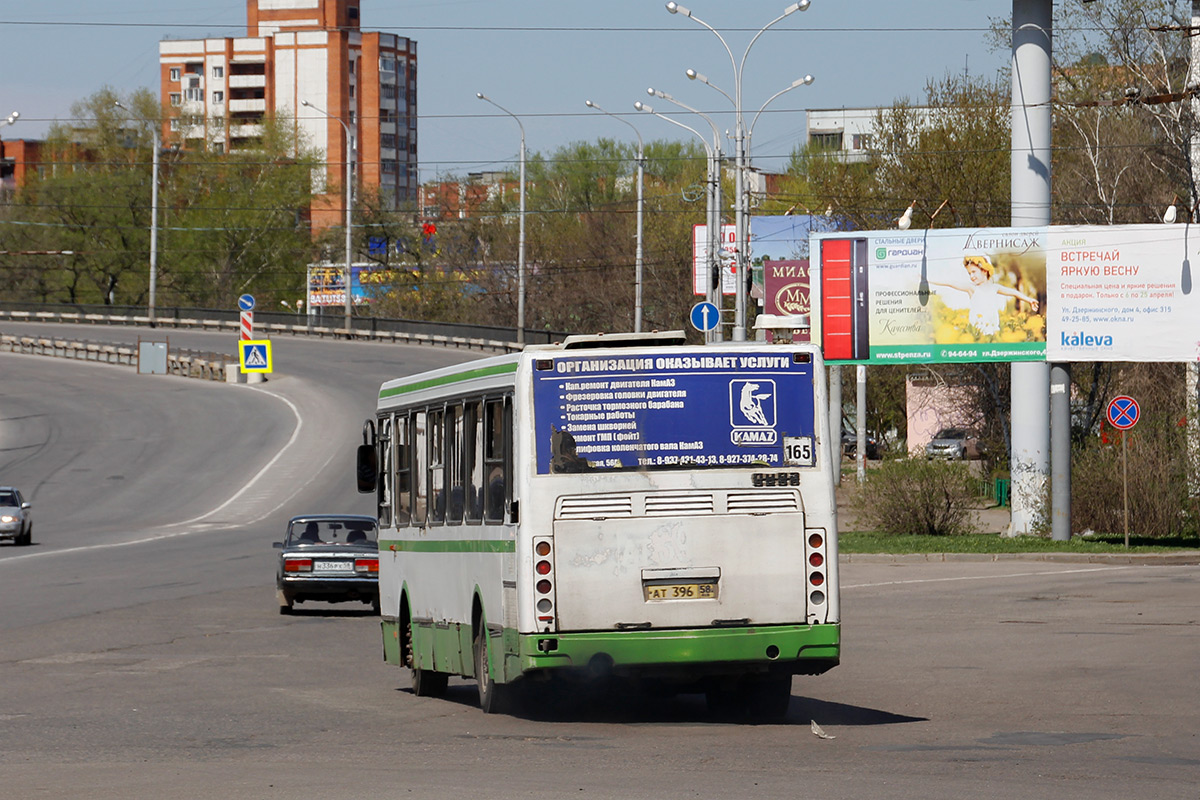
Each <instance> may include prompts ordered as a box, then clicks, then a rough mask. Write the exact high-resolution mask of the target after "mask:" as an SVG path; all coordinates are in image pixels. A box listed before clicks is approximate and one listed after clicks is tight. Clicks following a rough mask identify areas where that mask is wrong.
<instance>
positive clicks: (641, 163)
mask: <svg viewBox="0 0 1200 800" xmlns="http://www.w3.org/2000/svg"><path fill="white" fill-rule="evenodd" d="M584 103H585V105H587V107H588V108H594V109H596V110H597V111H599V112H600V113H601V114H608V116H610V117H612V118H613V119H616V120H620V121H621V122H624V123H625V124H626V125H628V126H629V127H631V128H633V132H634V134H636V135H637V140H638V154H637V256H636V258H635V261H634V293H633V332H634V333H641V332H642V219H643V217H644V215H645V199H644V196H643V192H642V186H643V181H644V175H645V172H644V170H645V164H646V148H645V145H644V144H643V143H642V134H641V132H640V131H638V129H637V127H636V126H635V125H634V124H633V123H632V122H630V121H629V120H627V119H625V118H624V117H618V116H617V115H616V114H612V113H610V112H608V111H605V110H604V109H603V108H601V107H600V106H598V105H596V104H595V103H593V102H592V101H591V100H585V101H584Z"/></svg>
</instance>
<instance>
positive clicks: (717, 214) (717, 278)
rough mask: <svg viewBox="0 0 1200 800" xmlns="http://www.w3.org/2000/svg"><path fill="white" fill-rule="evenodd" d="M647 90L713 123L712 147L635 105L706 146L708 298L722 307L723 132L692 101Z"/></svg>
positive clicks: (717, 334)
mask: <svg viewBox="0 0 1200 800" xmlns="http://www.w3.org/2000/svg"><path fill="white" fill-rule="evenodd" d="M646 93H647V94H649V95H652V96H654V97H659V98H662V99H663V100H666V101H667V102H668V103H674V104H675V105H677V106H679V107H680V108H683V109H685V110H687V111H691V112H692V113H693V114H699V115H700V116H701V117H703V118H704V120H705V121H706V122H708V125H709V127H710V128H712V134H713V141H712V147H709V145H708V142H706V141H705V140H704V137H703V136H701V135H700V132H699V131H698V130H696V129H695V128H692V127H691V126H689V125H685V124H683V123H682V122H679V121H678V120H675V119H672V118H671V117H668V116H666V115H665V114H660V113H658V112H657V111H655V110H654V109H653V108H652V107H650V106H648V105H646V104H645V103H642V102H636V103H634V104H633V107H634V108H636V109H637V110H638V111H645V112H646V113H648V114H652V115H653V116H656V117H658V118H659V119H664V120H666V121H667V122H669V123H671V124H672V125H678V126H679V127H680V128H683V129H684V130H688V131H691V132H692V133H693V134H694V135H695V136H696V138H697V139H699V140H700V144H701V145H703V146H704V152H705V153H706V154H707V156H708V191H707V192H706V193H705V201H706V203H705V205H706V208H705V216H704V219H705V228H706V229H707V234H708V235H707V236H706V237H705V238H706V240H707V241H706V260H705V267H706V272H705V275H704V289H705V291H704V298H705V299H706V300H707V301H708V302H710V303H712V304H713V305H715V306H717V307H718V308H720V307H721V300H722V297H721V291H722V287H721V266H720V262H719V260H718V258H717V252H718V244H717V241H718V240H719V238H720V236H721V159H722V153H721V132H720V131H719V130H718V129H717V125H716V123H715V122H713V120H712V117H710V116H708V115H707V114H705V113H704V112H702V111H697V110H696V109H694V108H692V107H691V106H689V105H685V104H684V103H681V102H679V101H678V100H676V99H675V98H674V97H672V96H671V95H669V94H667V93H666V92H660V91H658V90H657V89H654V88H653V87H651V88H648V89H646ZM704 337H705V341H706V342H712V341H721V337H722V334H721V326H720V325H718V326H717V327H715V328H713V329H712V330H711V331H706V332H705V334H704Z"/></svg>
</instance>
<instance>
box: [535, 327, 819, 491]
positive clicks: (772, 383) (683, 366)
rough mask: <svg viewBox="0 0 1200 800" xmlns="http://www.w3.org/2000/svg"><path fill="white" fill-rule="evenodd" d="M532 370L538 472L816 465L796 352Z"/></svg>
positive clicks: (579, 360) (555, 364) (556, 362)
mask: <svg viewBox="0 0 1200 800" xmlns="http://www.w3.org/2000/svg"><path fill="white" fill-rule="evenodd" d="M543 363H545V364H546V365H547V366H549V368H547V369H541V368H539V369H537V370H535V371H534V373H533V381H534V385H533V397H534V424H535V435H536V437H537V443H536V451H537V471H538V473H539V474H543V475H545V474H563V473H575V472H590V471H595V470H605V469H670V468H674V467H678V468H684V469H692V468H695V467H731V466H755V465H760V466H763V467H771V468H785V467H791V468H795V467H812V466H815V465H816V452H815V448H816V439H815V419H814V414H815V407H814V406H815V404H814V385H813V369H812V364H811V363H810V361H809V360H807V358H806V357H805V356H803V355H800V356H797V357H793V354H792V353H791V352H790V351H785V350H782V349H781V350H780V351H779V352H777V353H769V352H768V353H764V352H762V351H761V350H760V351H742V352H738V351H737V350H733V351H725V350H722V351H720V352H714V351H713V350H705V349H701V348H697V349H696V350H694V351H687V352H683V353H678V352H672V353H671V354H670V355H655V354H639V355H629V356H623V355H611V356H609V355H605V356H603V357H598V356H595V355H591V356H584V355H580V356H561V357H555V358H554V359H553V360H552V362H549V361H547V362H543Z"/></svg>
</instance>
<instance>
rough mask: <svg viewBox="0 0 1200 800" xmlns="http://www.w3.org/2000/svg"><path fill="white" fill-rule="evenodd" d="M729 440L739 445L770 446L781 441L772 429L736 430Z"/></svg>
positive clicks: (730, 434)
mask: <svg viewBox="0 0 1200 800" xmlns="http://www.w3.org/2000/svg"><path fill="white" fill-rule="evenodd" d="M729 439H730V441H732V442H733V443H734V444H739V445H760V444H762V445H769V444H775V443H776V442H777V441H779V435H778V434H776V433H775V431H774V430H773V429H771V428H734V429H733V430H732V431H730V433H729Z"/></svg>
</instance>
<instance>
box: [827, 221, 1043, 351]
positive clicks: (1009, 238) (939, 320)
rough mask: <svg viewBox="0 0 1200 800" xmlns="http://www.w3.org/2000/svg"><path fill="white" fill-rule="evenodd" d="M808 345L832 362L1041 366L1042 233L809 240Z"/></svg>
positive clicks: (873, 234)
mask: <svg viewBox="0 0 1200 800" xmlns="http://www.w3.org/2000/svg"><path fill="white" fill-rule="evenodd" d="M812 247H813V251H814V253H815V258H814V259H813V263H812V265H811V267H812V268H811V270H810V277H809V281H810V284H811V287H812V288H811V294H812V298H813V301H814V303H815V304H816V305H817V306H818V308H819V313H815V314H813V315H812V316H811V322H812V325H813V330H812V336H813V340H814V341H819V342H821V343H822V347H823V349H824V352H825V357H826V359H828V360H831V361H853V362H861V363H880V364H888V363H892V364H894V363H905V362H978V361H1041V360H1044V359H1045V353H1046V306H1047V299H1046V298H1047V293H1046V229H1045V228H1028V229H1026V228H996V229H972V230H967V229H959V230H926V231H915V232H904V231H866V232H854V233H834V234H817V235H814V236H813V245H812Z"/></svg>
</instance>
